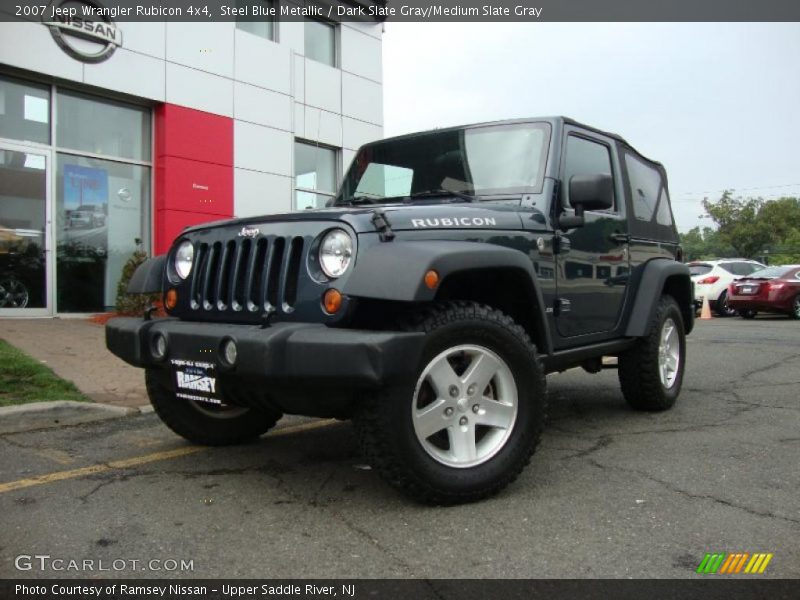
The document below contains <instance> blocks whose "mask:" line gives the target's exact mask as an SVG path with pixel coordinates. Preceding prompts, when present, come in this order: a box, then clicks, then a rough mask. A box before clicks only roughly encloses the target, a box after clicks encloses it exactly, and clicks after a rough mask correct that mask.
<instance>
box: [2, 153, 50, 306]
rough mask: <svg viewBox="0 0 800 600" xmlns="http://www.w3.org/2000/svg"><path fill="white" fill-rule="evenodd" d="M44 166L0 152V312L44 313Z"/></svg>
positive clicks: (38, 158) (33, 158) (37, 159)
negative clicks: (36, 310)
mask: <svg viewBox="0 0 800 600" xmlns="http://www.w3.org/2000/svg"><path fill="white" fill-rule="evenodd" d="M45 168H46V160H45V157H44V155H42V154H31V153H28V152H16V151H14V150H9V149H0V309H17V308H45V306H46V304H47V288H46V282H47V279H46V277H47V275H46V273H47V270H46V268H45V257H46V254H45V231H46V229H45V220H46V202H47V174H46V172H45Z"/></svg>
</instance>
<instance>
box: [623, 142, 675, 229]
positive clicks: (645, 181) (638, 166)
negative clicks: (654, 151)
mask: <svg viewBox="0 0 800 600" xmlns="http://www.w3.org/2000/svg"><path fill="white" fill-rule="evenodd" d="M625 166H626V167H627V169H628V178H629V179H630V185H631V200H632V201H633V214H634V216H635V217H636V218H637V219H638V220H640V221H650V220H652V218H653V213H654V212H655V210H656V203H657V202H658V194H659V192H660V191H661V174H660V173H659V172H658V171H657V170H656V169H654V168H653V167H651V166H648V165H646V164H644V163H643V162H642V161H640V160H639V159H637V158H635V157H634V156H632V155H631V154H626V155H625ZM664 199H666V194H665V195H664ZM664 204H667V205H668V203H664ZM666 210H667V212H669V209H668V208H667V209H666ZM660 213H661V211H660V210H659V214H660ZM670 221H671V218H670ZM660 222H661V221H659V223H660ZM662 225H666V223H662Z"/></svg>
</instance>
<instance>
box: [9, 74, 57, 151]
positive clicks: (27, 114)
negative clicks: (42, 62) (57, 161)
mask: <svg viewBox="0 0 800 600" xmlns="http://www.w3.org/2000/svg"><path fill="white" fill-rule="evenodd" d="M0 137H4V138H9V139H12V140H22V141H26V142H38V143H40V144H49V143H50V88H49V87H47V86H44V85H34V84H30V83H28V82H25V81H21V80H17V79H9V78H7V77H0Z"/></svg>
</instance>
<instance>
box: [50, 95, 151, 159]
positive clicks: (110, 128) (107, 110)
mask: <svg viewBox="0 0 800 600" xmlns="http://www.w3.org/2000/svg"><path fill="white" fill-rule="evenodd" d="M56 140H57V144H58V147H59V148H69V149H71V150H81V151H83V152H91V153H92V154H102V155H104V156H116V157H120V158H130V159H134V160H143V161H147V160H150V111H149V110H147V109H144V108H138V107H135V106H130V105H127V104H121V103H117V102H112V101H109V100H98V99H95V98H93V97H92V96H85V95H83V94H76V93H73V92H59V94H58V120H57V126H56Z"/></svg>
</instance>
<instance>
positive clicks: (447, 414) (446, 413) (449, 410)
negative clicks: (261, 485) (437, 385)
mask: <svg viewBox="0 0 800 600" xmlns="http://www.w3.org/2000/svg"><path fill="white" fill-rule="evenodd" d="M444 416H445V417H452V416H453V408H452V407H450V406H448V407H447V408H445V409H444Z"/></svg>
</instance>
